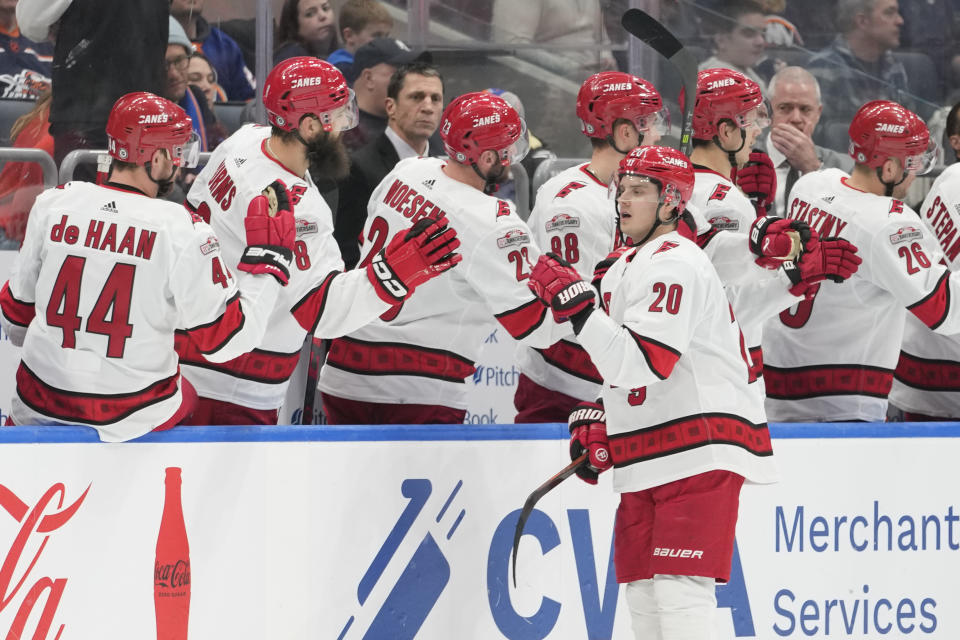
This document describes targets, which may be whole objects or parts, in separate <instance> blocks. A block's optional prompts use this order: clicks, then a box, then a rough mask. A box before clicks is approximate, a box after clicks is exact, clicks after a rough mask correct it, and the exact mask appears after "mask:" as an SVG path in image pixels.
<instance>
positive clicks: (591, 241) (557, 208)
mask: <svg viewBox="0 0 960 640" xmlns="http://www.w3.org/2000/svg"><path fill="white" fill-rule="evenodd" d="M572 184H577V183H572ZM566 188H567V189H569V188H570V186H569V185H568V186H567V187H566ZM560 193H563V190H561V192H560ZM559 197H560V196H559V195H557V196H554V200H553V201H552V202H551V203H550V204H548V205H545V206H544V207H543V208H542V209H539V210H536V211H534V212H533V213H532V214H531V215H530V219H529V220H528V222H529V225H530V231H531V233H532V234H533V242H534V244H536V245H537V246H538V247H540V248H541V250H543V251H552V252H553V253H556V254H557V255H559V256H561V257H562V258H563V259H564V260H566V261H567V262H569V263H570V266H572V267H573V268H574V269H576V270H577V272H578V273H579V274H580V276H581V277H582V278H583V279H584V280H589V279H590V278H592V277H593V268H594V265H596V263H597V262H599V261H600V260H602V259H603V258H604V257H606V256H607V255H608V254H609V253H610V252H611V251H612V250H613V249H614V248H615V244H616V243H615V242H614V240H615V238H614V236H615V235H616V220H615V218H614V211H613V208H612V207H610V210H609V212H608V211H606V210H603V209H601V210H593V211H583V210H581V209H579V208H577V207H576V206H575V205H574V203H573V202H571V203H570V204H567V202H566V201H565V200H564V199H558V198H559ZM558 203H559V204H558ZM581 204H582V203H581ZM607 213H609V215H610V220H606V219H605V217H606V214H607Z"/></svg>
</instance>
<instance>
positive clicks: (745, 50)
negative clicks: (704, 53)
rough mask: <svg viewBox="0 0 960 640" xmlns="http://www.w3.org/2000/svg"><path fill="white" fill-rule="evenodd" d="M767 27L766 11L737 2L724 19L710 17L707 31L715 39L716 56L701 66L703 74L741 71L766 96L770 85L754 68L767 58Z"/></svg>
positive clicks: (727, 8) (745, 0) (753, 4)
mask: <svg viewBox="0 0 960 640" xmlns="http://www.w3.org/2000/svg"><path fill="white" fill-rule="evenodd" d="M766 24H767V21H766V18H765V16H764V14H763V11H762V10H761V8H760V6H759V5H758V4H757V3H756V2H752V1H750V0H735V1H734V2H730V3H729V4H727V5H725V7H724V8H723V15H713V16H711V20H710V23H709V26H708V28H709V30H710V33H711V34H712V38H713V49H714V51H713V56H711V57H710V58H707V59H706V60H704V61H703V62H702V63H700V67H699V68H700V70H701V71H703V70H704V69H715V68H722V69H733V70H734V71H739V72H740V73H742V74H743V75H745V76H747V77H748V78H750V79H751V80H753V81H754V82H756V83H757V84H758V85H760V90H761V91H764V92H765V91H766V86H767V83H766V82H765V81H764V79H763V78H762V77H761V76H760V74H759V73H758V72H757V70H756V69H755V68H754V65H756V64H757V63H758V62H760V60H761V59H762V58H763V56H764V49H765V46H766V44H765V42H764V39H763V36H764V32H765V30H766Z"/></svg>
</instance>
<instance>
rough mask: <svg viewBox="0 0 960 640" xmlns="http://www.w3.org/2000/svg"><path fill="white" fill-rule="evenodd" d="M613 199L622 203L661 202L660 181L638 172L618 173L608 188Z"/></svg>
mask: <svg viewBox="0 0 960 640" xmlns="http://www.w3.org/2000/svg"><path fill="white" fill-rule="evenodd" d="M607 195H608V196H609V198H610V199H611V200H615V201H617V202H618V203H620V204H629V203H633V202H636V203H640V202H647V203H653V204H657V203H659V202H660V183H659V182H658V181H656V180H654V179H653V178H651V177H650V176H644V175H639V174H636V173H629V172H628V173H618V174H617V175H615V176H614V177H613V180H612V181H611V182H610V186H609V188H608V189H607Z"/></svg>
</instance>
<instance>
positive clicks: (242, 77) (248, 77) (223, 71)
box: [170, 0, 254, 100]
mask: <svg viewBox="0 0 960 640" xmlns="http://www.w3.org/2000/svg"><path fill="white" fill-rule="evenodd" d="M203 3H204V0H170V15H171V16H173V17H174V18H176V19H177V22H179V23H180V24H181V25H182V26H183V29H184V31H186V33H187V37H188V38H190V41H191V42H192V43H193V44H194V45H196V47H197V50H198V51H200V52H201V53H203V55H205V56H207V58H208V59H209V60H210V62H211V63H212V64H213V67H214V68H215V69H216V70H217V77H218V78H219V81H220V86H222V87H223V90H224V91H225V92H226V94H227V98H228V99H230V100H249V99H250V98H252V97H253V95H254V90H253V86H254V82H253V74H252V73H250V70H249V69H248V68H247V65H246V64H244V61H243V53H242V52H241V51H240V46H239V45H238V44H237V43H236V42H234V41H233V38H231V37H230V36H228V35H227V34H225V33H224V32H223V31H221V30H220V29H218V28H216V27H212V26H210V23H209V22H207V21H206V20H205V19H204V17H203V16H202V15H201V13H202V12H203Z"/></svg>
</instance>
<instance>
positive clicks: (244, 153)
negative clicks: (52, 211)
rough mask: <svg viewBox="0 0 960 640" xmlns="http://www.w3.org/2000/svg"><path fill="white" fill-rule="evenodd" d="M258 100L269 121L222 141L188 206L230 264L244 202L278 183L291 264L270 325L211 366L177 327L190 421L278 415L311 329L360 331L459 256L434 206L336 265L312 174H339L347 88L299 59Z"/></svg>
mask: <svg viewBox="0 0 960 640" xmlns="http://www.w3.org/2000/svg"><path fill="white" fill-rule="evenodd" d="M263 103H264V107H265V108H266V111H267V116H268V119H269V121H270V124H271V126H269V127H263V126H259V125H246V126H244V127H242V128H241V129H240V130H239V131H237V132H236V133H235V134H234V135H232V136H231V137H230V138H228V139H227V140H226V141H225V142H224V143H223V144H221V145H220V146H219V147H218V148H217V150H216V151H215V152H214V154H213V156H212V157H211V159H210V161H209V163H208V164H207V166H206V168H204V170H203V171H202V172H201V173H200V175H199V176H198V177H197V179H196V181H195V182H194V184H193V187H192V188H191V189H190V193H189V194H188V195H187V205H188V207H189V208H191V209H192V210H194V211H195V212H196V213H197V214H198V215H200V216H202V217H203V218H204V219H207V220H209V221H210V224H211V226H212V227H213V228H214V229H215V230H216V231H217V234H218V236H219V237H220V242H221V246H222V250H223V255H224V257H225V260H226V263H227V264H236V260H235V258H237V257H238V256H239V253H238V251H239V249H240V245H239V241H240V238H242V237H243V236H242V234H241V233H240V230H242V228H243V221H244V216H245V215H247V211H248V203H249V202H250V201H251V200H252V199H255V198H256V197H258V196H259V195H260V194H261V192H262V190H263V189H264V188H265V187H266V186H268V185H270V184H271V183H274V182H275V181H279V182H280V183H281V184H282V185H283V187H284V188H285V189H286V191H287V196H288V199H289V203H290V208H291V210H292V211H293V212H294V216H295V218H296V242H295V243H294V252H293V253H294V256H293V258H294V259H293V263H294V264H293V266H294V268H292V269H291V277H290V285H289V286H288V287H287V288H286V289H284V291H283V294H282V295H281V296H280V297H279V299H278V301H277V305H276V308H275V310H274V313H273V314H272V315H271V317H270V321H269V324H270V330H269V331H268V333H267V335H266V336H265V337H264V340H263V342H262V343H261V344H260V345H259V347H258V348H257V349H254V350H253V351H252V352H251V353H249V354H247V355H245V356H242V357H240V358H236V359H234V360H231V361H229V362H225V363H222V364H216V365H213V364H210V363H208V362H207V361H206V360H204V358H203V357H202V351H201V350H200V349H199V347H198V345H197V344H196V343H195V342H193V341H191V340H190V339H189V336H181V338H182V339H181V340H180V341H179V342H178V351H179V353H180V362H181V365H183V371H184V375H186V376H187V377H188V379H189V380H190V381H191V382H192V383H193V384H194V386H195V387H196V389H197V393H198V395H199V396H200V402H199V406H198V408H197V411H196V412H195V413H194V417H193V421H192V423H193V424H233V425H235V424H276V422H277V419H278V417H279V413H278V412H279V408H280V406H281V405H282V404H283V400H284V396H285V395H286V390H287V385H288V383H289V380H290V376H291V374H292V373H293V371H294V369H295V367H296V365H297V360H298V358H299V355H300V349H301V347H302V345H303V342H304V339H305V338H306V336H307V335H308V334H316V335H318V336H322V337H335V336H339V335H343V334H345V333H349V332H350V331H353V330H355V329H358V328H359V327H362V326H363V325H365V324H366V323H368V322H370V321H371V320H374V319H375V318H376V317H377V316H379V315H381V314H383V313H385V312H387V311H389V310H390V309H391V308H392V307H394V306H395V305H398V304H402V303H403V302H404V300H406V298H407V297H409V296H410V294H411V293H412V292H413V289H414V288H415V287H416V286H417V285H419V284H421V283H423V282H425V281H426V280H428V279H430V278H432V277H434V276H436V275H439V274H440V273H442V272H443V271H445V270H447V269H449V268H451V267H452V266H454V265H455V264H456V263H457V262H459V261H460V259H461V258H460V256H459V255H457V254H454V253H453V251H454V250H455V249H456V248H457V246H459V240H457V238H456V232H455V231H454V230H453V229H450V228H446V220H445V219H444V218H443V216H442V215H431V216H428V217H425V219H424V220H423V221H421V223H420V224H417V225H415V226H414V227H413V228H412V229H410V230H408V229H404V230H403V234H398V235H397V236H395V237H393V239H392V240H390V239H387V238H385V239H384V240H385V241H384V242H383V243H381V245H380V246H379V247H378V248H377V252H376V254H375V255H373V256H371V260H368V261H367V265H366V268H364V269H358V270H355V271H349V272H346V273H344V272H343V262H342V261H341V259H340V252H339V251H338V250H337V244H336V242H335V241H334V239H333V233H332V232H333V220H332V214H331V212H330V208H329V207H328V206H327V204H326V203H325V202H324V201H323V199H322V198H321V196H320V192H319V191H318V190H317V188H316V185H315V184H314V181H313V179H312V178H311V172H320V173H322V174H331V173H333V174H340V175H342V174H343V173H344V172H345V170H346V167H347V156H346V151H345V150H344V148H343V145H342V144H341V143H340V141H339V135H340V132H341V131H344V130H346V129H349V128H350V127H352V126H354V125H355V124H356V120H357V111H356V103H355V102H354V99H353V93H352V92H351V91H350V90H349V89H348V88H347V83H346V81H345V80H344V78H343V75H342V74H341V73H340V72H339V71H338V70H337V69H336V68H335V67H334V66H333V65H331V64H329V63H327V62H324V61H322V60H318V59H316V58H312V57H307V56H303V57H296V58H290V59H287V60H284V61H283V62H281V63H280V64H278V65H277V66H276V67H274V68H273V70H272V71H271V72H270V75H269V76H268V77H267V80H266V82H265V83H264V90H263ZM308 169H309V171H308ZM435 213H438V212H435ZM408 231H409V233H408ZM197 277H198V278H204V277H209V275H208V274H203V273H198V274H197ZM212 277H213V279H214V280H215V281H216V280H217V279H218V277H222V274H217V273H214V274H213V276H212Z"/></svg>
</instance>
